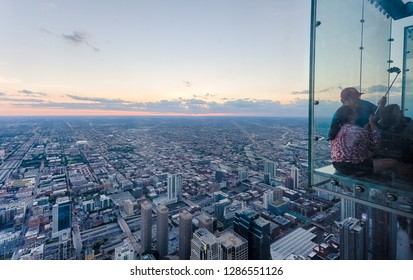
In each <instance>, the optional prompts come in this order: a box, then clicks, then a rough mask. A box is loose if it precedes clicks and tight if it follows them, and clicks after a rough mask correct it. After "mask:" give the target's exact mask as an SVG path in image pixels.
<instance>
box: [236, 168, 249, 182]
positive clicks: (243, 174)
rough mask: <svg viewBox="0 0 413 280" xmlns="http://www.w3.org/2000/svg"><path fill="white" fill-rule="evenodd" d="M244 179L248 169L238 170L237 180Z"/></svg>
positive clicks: (246, 176) (246, 177)
mask: <svg viewBox="0 0 413 280" xmlns="http://www.w3.org/2000/svg"><path fill="white" fill-rule="evenodd" d="M246 179H248V171H247V170H240V171H238V181H239V182H242V181H244V180H246Z"/></svg>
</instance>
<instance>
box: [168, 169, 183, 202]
mask: <svg viewBox="0 0 413 280" xmlns="http://www.w3.org/2000/svg"><path fill="white" fill-rule="evenodd" d="M181 190H182V174H180V173H178V174H168V183H167V193H168V200H169V201H174V202H176V201H178V199H179V196H180V195H181Z"/></svg>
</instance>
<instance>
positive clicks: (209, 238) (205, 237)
mask: <svg viewBox="0 0 413 280" xmlns="http://www.w3.org/2000/svg"><path fill="white" fill-rule="evenodd" d="M191 260H222V248H221V243H220V242H219V240H218V239H217V238H216V237H215V236H214V235H213V234H212V233H210V232H209V231H208V230H206V229H205V228H200V229H197V230H196V231H195V232H194V235H193V237H192V240H191Z"/></svg>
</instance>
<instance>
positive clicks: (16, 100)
mask: <svg viewBox="0 0 413 280" xmlns="http://www.w3.org/2000/svg"><path fill="white" fill-rule="evenodd" d="M0 96H1V95H0ZM0 101H9V102H33V103H42V102H44V100H42V99H36V98H9V97H0Z"/></svg>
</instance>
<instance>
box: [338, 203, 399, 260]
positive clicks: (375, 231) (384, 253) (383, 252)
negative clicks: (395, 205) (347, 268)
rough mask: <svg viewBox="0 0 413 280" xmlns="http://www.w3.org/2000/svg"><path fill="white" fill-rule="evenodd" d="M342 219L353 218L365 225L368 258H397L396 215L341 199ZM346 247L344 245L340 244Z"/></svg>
mask: <svg viewBox="0 0 413 280" xmlns="http://www.w3.org/2000/svg"><path fill="white" fill-rule="evenodd" d="M341 217H342V219H345V218H349V217H355V218H357V219H360V220H361V221H362V222H364V223H365V224H366V230H367V233H368V234H367V236H368V238H369V240H370V242H369V244H370V246H369V249H370V251H369V253H370V254H369V258H370V259H373V260H394V259H396V257H397V215H396V214H393V213H390V212H388V211H384V210H380V209H377V208H374V207H369V206H367V205H363V204H361V203H356V202H354V201H351V200H349V199H344V198H342V199H341ZM341 246H346V244H341Z"/></svg>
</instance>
